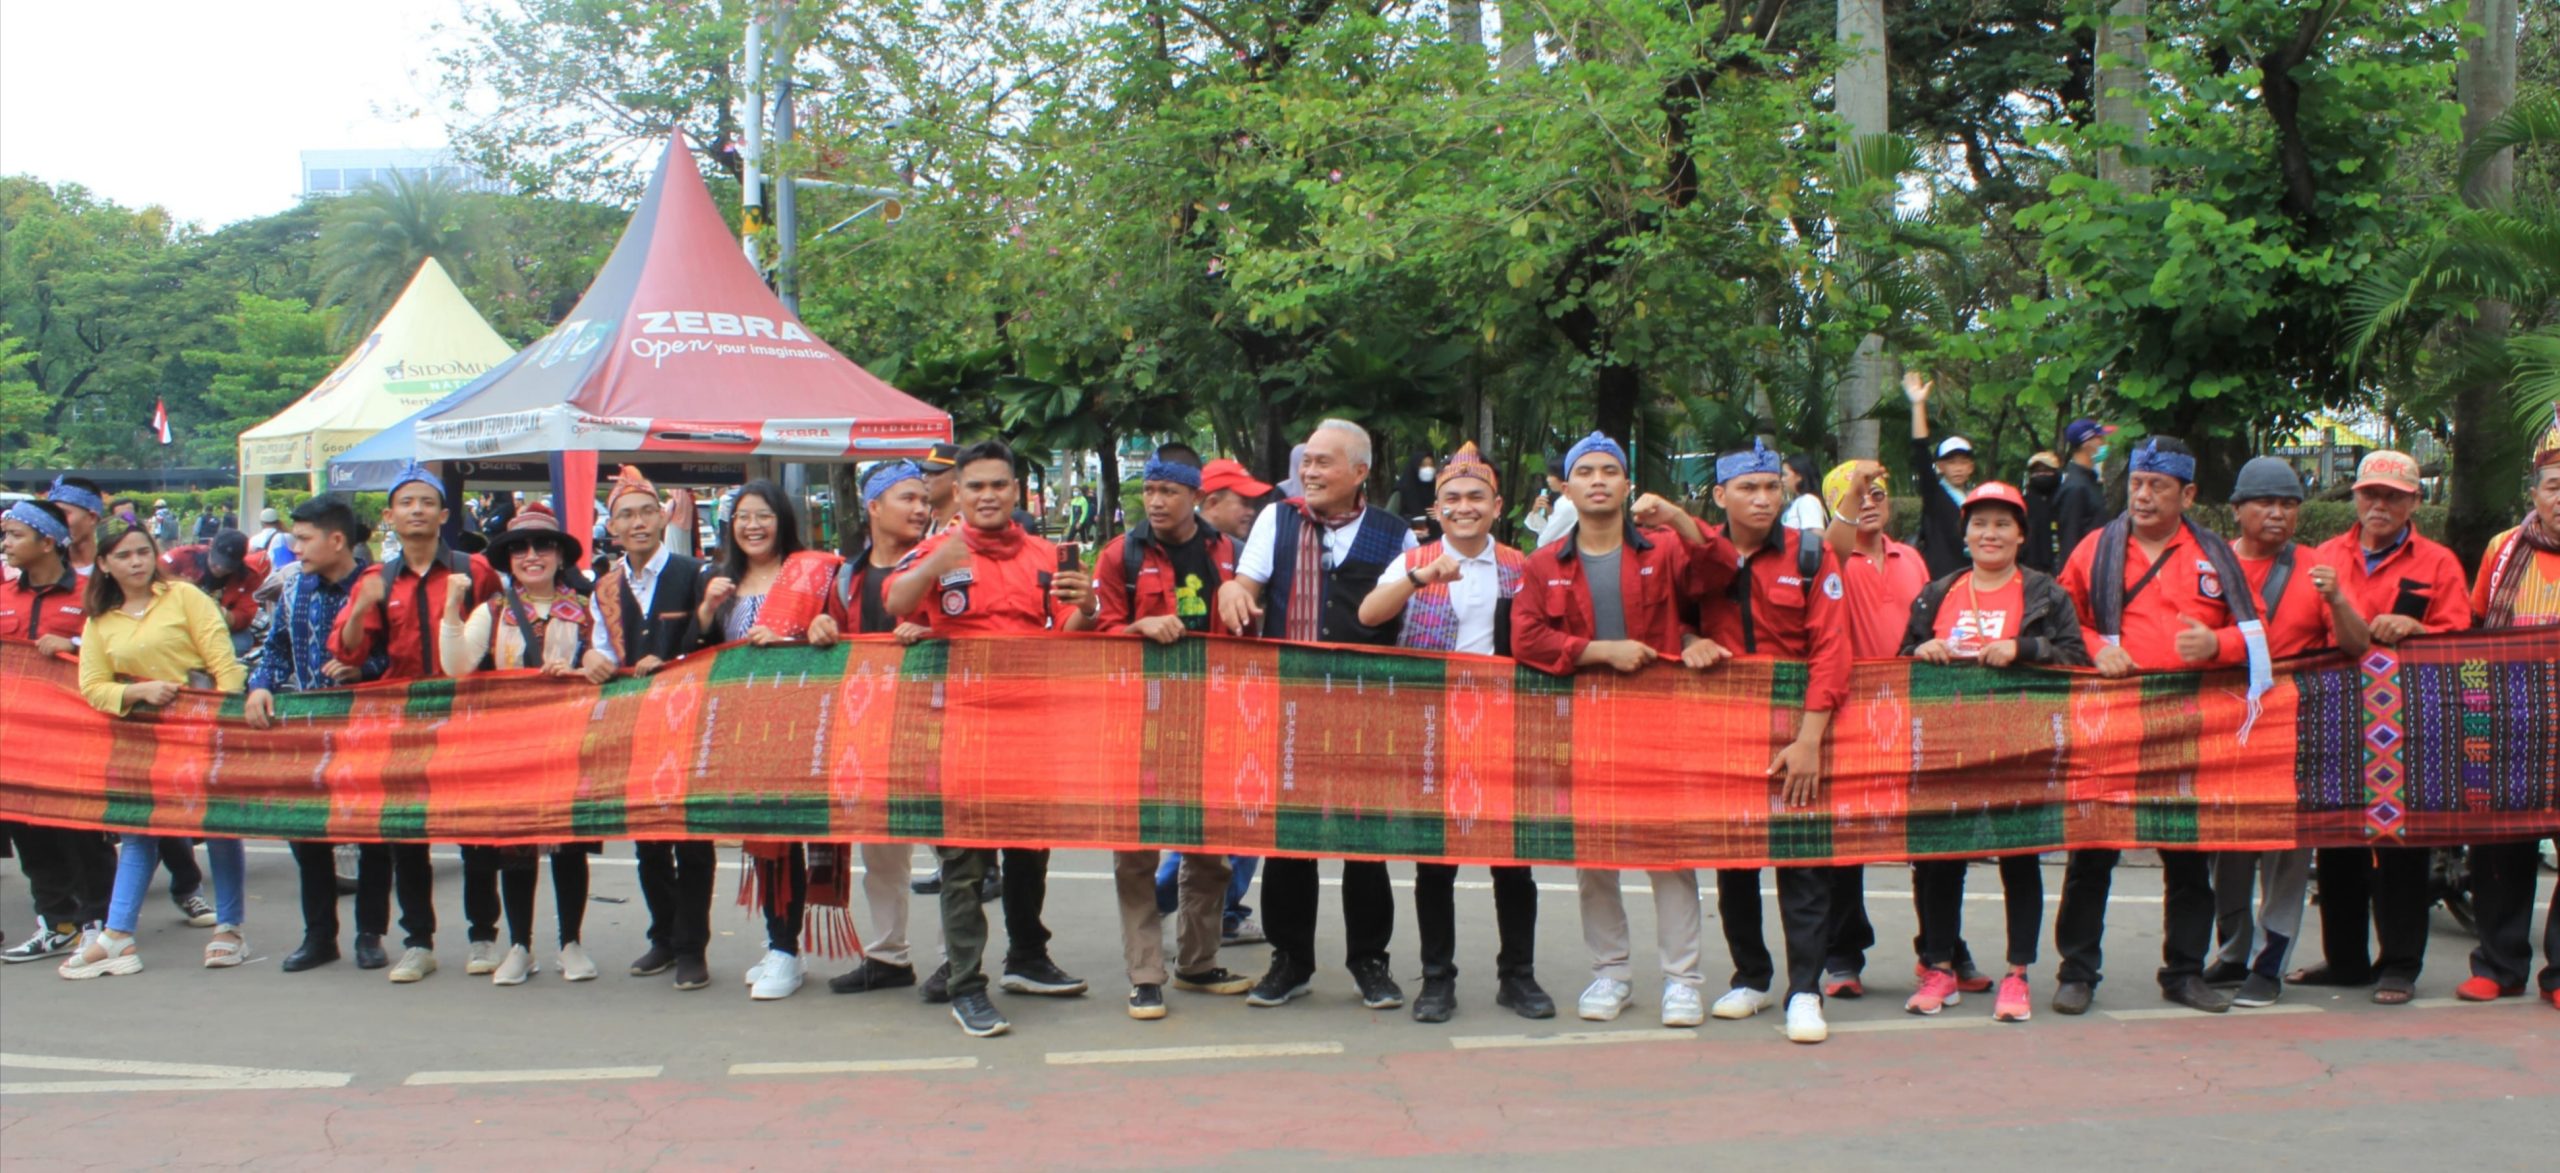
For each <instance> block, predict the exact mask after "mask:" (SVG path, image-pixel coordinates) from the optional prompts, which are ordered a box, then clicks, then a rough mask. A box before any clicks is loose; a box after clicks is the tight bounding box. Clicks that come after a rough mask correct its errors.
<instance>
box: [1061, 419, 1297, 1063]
mask: <svg viewBox="0 0 2560 1173" xmlns="http://www.w3.org/2000/svg"><path fill="white" fill-rule="evenodd" d="M1200 484H1201V471H1200V467H1199V465H1197V464H1194V463H1192V462H1191V461H1190V460H1188V459H1185V458H1184V457H1183V455H1182V454H1180V453H1176V452H1159V453H1157V455H1156V457H1155V459H1153V460H1149V461H1148V462H1147V467H1146V472H1145V479H1144V481H1143V487H1142V488H1141V489H1140V490H1139V494H1140V499H1141V500H1142V501H1143V502H1144V503H1145V506H1146V523H1145V524H1144V525H1141V526H1138V527H1137V528H1135V529H1132V530H1130V531H1129V532H1128V533H1125V534H1122V535H1121V536H1119V537H1116V538H1113V539H1111V541H1109V542H1108V543H1105V544H1104V545H1103V547H1102V554H1101V556H1100V557H1099V558H1097V559H1095V561H1094V564H1093V571H1094V573H1093V587H1094V594H1095V595H1097V596H1098V597H1100V599H1101V600H1102V607H1101V610H1099V611H1097V612H1095V613H1094V614H1093V615H1091V616H1087V615H1083V614H1081V613H1080V614H1077V615H1074V616H1071V617H1070V618H1069V619H1068V620H1067V629H1068V630H1070V631H1106V632H1123V633H1126V634H1129V635H1138V636H1144V637H1146V638H1147V639H1149V640H1152V641H1154V642H1156V643H1160V644H1174V643H1180V642H1182V641H1183V640H1184V639H1187V638H1190V637H1192V636H1196V635H1200V634H1203V633H1206V632H1207V631H1209V630H1210V627H1211V624H1212V623H1213V622H1214V617H1213V616H1212V614H1211V611H1212V610H1213V605H1214V603H1215V601H1216V599H1217V597H1218V588H1219V587H1220V586H1222V585H1225V583H1226V581H1227V580H1228V579H1230V578H1233V577H1235V573H1236V543H1235V542H1234V541H1232V540H1230V539H1229V538H1228V537H1227V535H1225V534H1222V533H1219V532H1218V531H1216V530H1214V529H1211V528H1209V527H1208V526H1207V525H1204V524H1202V523H1201V521H1200V517H1199V514H1198V512H1197V510H1198V508H1199V505H1200V495H1201V494H1200ZM1162 856H1163V853H1162V852H1160V851H1157V850H1156V849H1154V848H1148V849H1145V850H1141V851H1117V852H1113V853H1112V863H1111V871H1112V881H1113V886H1114V888H1115V890H1116V891H1117V893H1118V895H1119V898H1120V946H1121V952H1122V953H1123V954H1124V955H1125V959H1126V961H1127V962H1128V968H1129V987H1130V988H1129V1017H1131V1018H1135V1019H1140V1020H1153V1019H1158V1018H1162V1017H1164V1015H1165V1002H1164V986H1165V979H1166V977H1167V976H1168V975H1167V974H1166V972H1165V965H1164V912H1163V910H1162V909H1160V908H1159V907H1157V905H1156V867H1157V865H1158V864H1159V863H1160V862H1161V861H1162ZM1178 874H1179V876H1180V881H1179V888H1178V899H1177V902H1176V905H1175V911H1176V917H1175V920H1174V930H1173V935H1174V943H1175V946H1176V952H1177V957H1176V964H1175V967H1174V969H1173V972H1172V974H1171V975H1170V976H1171V978H1172V979H1173V984H1174V985H1175V986H1177V987H1179V988H1181V989H1185V990H1193V991H1197V992H1199V993H1204V994H1242V993H1244V992H1245V991H1247V990H1250V989H1252V988H1253V979H1252V978H1251V977H1249V976H1247V975H1244V974H1240V973H1235V972H1233V971H1230V970H1228V969H1227V968H1225V967H1224V966H1221V965H1219V964H1218V945H1219V944H1220V940H1221V937H1220V931H1219V930H1220V922H1221V921H1222V920H1224V919H1225V914H1226V905H1227V883H1228V881H1229V880H1230V879H1231V878H1232V873H1231V870H1230V868H1229V867H1228V864H1227V857H1226V856H1224V855H1220V854H1218V853H1216V852H1201V851H1186V852H1184V853H1182V864H1181V867H1180V869H1179V872H1178Z"/></svg>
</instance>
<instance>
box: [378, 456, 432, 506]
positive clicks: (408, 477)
mask: <svg viewBox="0 0 2560 1173" xmlns="http://www.w3.org/2000/svg"><path fill="white" fill-rule="evenodd" d="M412 484H423V485H425V486H427V487H428V488H430V489H434V490H435V491H436V499H437V500H443V499H444V478H443V477H440V476H437V475H436V474H434V473H431V472H428V471H427V466H425V465H423V464H420V463H418V462H417V461H414V460H412V461H410V462H409V463H407V464H404V465H401V466H400V471H399V473H398V474H396V475H394V476H393V477H392V478H391V496H394V497H397V496H399V495H400V490H401V489H402V488H404V487H406V486H408V485H412Z"/></svg>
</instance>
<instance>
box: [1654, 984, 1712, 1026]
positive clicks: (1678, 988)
mask: <svg viewBox="0 0 2560 1173" xmlns="http://www.w3.org/2000/svg"><path fill="white" fill-rule="evenodd" d="M1706 1020H1707V1009H1706V1007H1705V1006H1704V1005H1702V1004H1700V1003H1699V1001H1698V987H1696V986H1692V985H1688V984H1686V983H1682V982H1664V983H1662V1025H1664V1026H1696V1025H1698V1024H1699V1023H1702V1022H1705V1021H1706Z"/></svg>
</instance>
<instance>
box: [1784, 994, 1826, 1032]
mask: <svg viewBox="0 0 2560 1173" xmlns="http://www.w3.org/2000/svg"><path fill="white" fill-rule="evenodd" d="M1830 1037H1831V1024H1830V1023H1828V1022H1824V1021H1823V1020H1822V995H1820V994H1798V995H1796V996H1795V997H1792V998H1789V999H1787V1041H1788V1042H1790V1043H1818V1042H1821V1041H1822V1040H1824V1039H1827V1038H1830Z"/></svg>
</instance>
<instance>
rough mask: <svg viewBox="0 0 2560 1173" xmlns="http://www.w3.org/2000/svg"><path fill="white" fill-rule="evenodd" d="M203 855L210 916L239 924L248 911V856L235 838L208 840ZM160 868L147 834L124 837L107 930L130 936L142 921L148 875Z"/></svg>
mask: <svg viewBox="0 0 2560 1173" xmlns="http://www.w3.org/2000/svg"><path fill="white" fill-rule="evenodd" d="M204 853H205V857H206V858H207V859H210V860H212V861H213V915H214V916H215V918H217V919H219V920H220V921H221V922H222V923H223V924H226V925H236V924H239V923H241V919H242V918H243V917H245V916H247V915H248V912H249V896H248V892H247V891H246V889H247V887H248V883H249V857H248V855H247V853H245V852H243V851H241V849H240V841H239V840H237V839H207V840H205V841H204ZM159 868H160V841H159V840H158V839H157V838H155V837H153V836H150V835H135V834H131V833H127V834H125V836H124V845H123V846H121V847H119V848H117V849H116V888H115V895H114V896H112V897H110V898H109V899H108V901H107V927H108V928H110V929H113V930H115V931H116V932H119V933H124V934H126V935H128V936H129V935H131V934H132V932H133V926H134V925H135V924H136V923H138V922H139V921H140V920H141V919H142V897H143V894H144V893H145V892H146V891H148V890H149V889H150V887H151V873H153V872H155V871H158V870H159Z"/></svg>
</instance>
